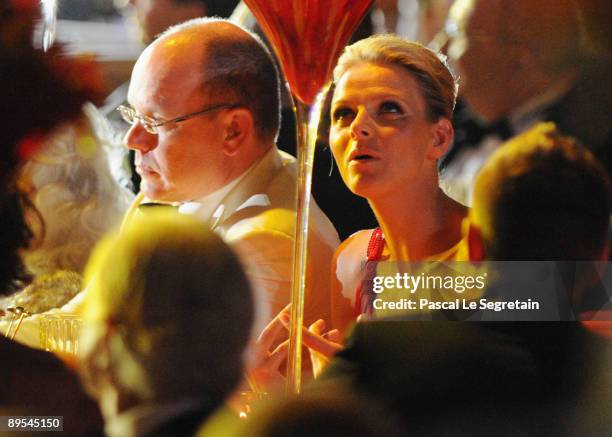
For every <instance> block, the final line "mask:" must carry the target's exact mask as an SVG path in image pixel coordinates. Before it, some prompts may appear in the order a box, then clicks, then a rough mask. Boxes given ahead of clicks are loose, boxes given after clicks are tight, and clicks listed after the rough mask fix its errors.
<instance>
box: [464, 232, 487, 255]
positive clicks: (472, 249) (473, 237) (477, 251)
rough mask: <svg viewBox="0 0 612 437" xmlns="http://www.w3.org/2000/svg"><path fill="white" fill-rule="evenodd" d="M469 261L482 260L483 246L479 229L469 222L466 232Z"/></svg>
mask: <svg viewBox="0 0 612 437" xmlns="http://www.w3.org/2000/svg"><path fill="white" fill-rule="evenodd" d="M467 240H468V252H469V257H470V261H484V260H485V248H484V241H483V240H482V234H481V233H480V229H478V228H477V227H476V226H474V225H473V224H472V223H470V227H469V228H468V234H467Z"/></svg>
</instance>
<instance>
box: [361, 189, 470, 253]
mask: <svg viewBox="0 0 612 437" xmlns="http://www.w3.org/2000/svg"><path fill="white" fill-rule="evenodd" d="M423 188H425V187H423ZM410 191H411V192H407V190H406V191H404V192H402V193H395V194H393V195H389V196H385V197H382V198H378V199H375V200H374V199H372V200H371V201H370V206H371V207H372V210H373V211H374V214H375V215H376V218H377V220H378V223H379V225H380V227H381V229H382V231H383V233H384V235H385V243H386V247H387V249H388V251H389V255H390V257H389V259H390V260H391V261H396V260H405V261H407V260H422V259H425V258H427V257H430V256H432V255H435V254H437V253H440V252H443V251H444V250H446V249H448V248H450V247H452V246H454V245H455V244H457V242H458V241H459V240H460V239H461V221H462V219H463V218H464V217H465V215H466V214H467V210H466V208H465V207H464V206H463V205H461V204H459V203H457V202H455V201H454V200H452V199H451V198H449V197H448V196H446V194H444V193H443V192H442V190H441V189H440V188H438V187H437V185H436V186H435V188H430V189H417V190H410ZM432 192H433V193H435V194H433V195H432ZM424 193H425V194H424Z"/></svg>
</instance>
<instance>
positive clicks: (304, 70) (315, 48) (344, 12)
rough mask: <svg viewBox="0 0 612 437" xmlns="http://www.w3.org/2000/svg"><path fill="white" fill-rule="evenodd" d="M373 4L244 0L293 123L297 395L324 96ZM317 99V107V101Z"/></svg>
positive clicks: (292, 353) (292, 374) (292, 376)
mask: <svg viewBox="0 0 612 437" xmlns="http://www.w3.org/2000/svg"><path fill="white" fill-rule="evenodd" d="M372 2H373V0H245V3H246V4H247V6H248V7H249V9H250V10H251V12H252V13H253V15H254V16H255V18H256V19H257V22H258V23H259V25H260V27H261V28H262V30H263V31H264V33H265V34H266V36H267V37H268V40H269V41H270V43H271V44H272V46H273V48H274V51H275V53H276V55H277V57H278V59H279V61H280V64H281V68H282V70H283V73H284V75H285V78H286V79H287V82H288V85H289V89H290V90H291V93H292V96H293V102H294V110H295V115H296V122H297V124H296V125H297V136H298V138H297V140H298V141H297V161H298V183H297V195H296V203H297V205H296V214H297V217H296V228H295V230H296V233H295V245H294V258H293V259H294V266H293V286H292V293H291V302H292V307H291V329H290V331H289V339H290V341H289V362H288V366H287V390H288V391H290V392H293V393H299V392H300V389H301V370H302V354H301V353H302V325H303V321H304V289H305V285H306V264H307V263H306V257H307V241H308V217H309V211H310V187H311V183H312V165H313V160H314V147H315V141H316V131H317V126H318V124H319V116H320V113H321V104H322V100H323V98H322V96H323V95H324V93H322V94H320V95H319V96H320V97H319V98H318V99H317V95H318V94H319V93H320V92H321V91H324V90H326V89H327V86H326V84H328V82H329V80H330V77H331V72H332V69H333V67H334V65H335V63H336V61H337V59H338V56H339V55H340V52H341V50H342V49H343V48H344V46H345V45H346V43H347V42H348V40H349V38H350V37H351V35H352V34H353V32H354V31H355V29H356V28H357V26H358V25H359V23H360V21H361V20H362V19H363V17H364V15H365V14H366V12H367V11H368V9H369V8H370V6H371V5H372ZM315 100H316V102H315Z"/></svg>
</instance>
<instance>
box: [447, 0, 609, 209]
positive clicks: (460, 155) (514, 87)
mask: <svg viewBox="0 0 612 437" xmlns="http://www.w3.org/2000/svg"><path fill="white" fill-rule="evenodd" d="M579 3H580V2H579V1H575V0H562V1H557V0H543V1H538V2H532V1H529V0H519V1H514V0H493V1H490V0H456V1H455V3H454V4H453V6H452V8H451V10H450V14H449V20H448V22H447V25H446V33H447V34H448V38H449V39H448V46H447V52H448V55H449V58H450V60H451V61H452V63H453V66H454V67H456V70H457V74H458V76H459V77H460V92H461V97H462V99H463V100H464V101H465V102H466V106H465V107H461V108H458V110H457V113H456V115H455V126H456V131H457V137H456V139H455V144H454V147H453V148H452V149H451V151H450V152H449V154H448V156H447V157H446V158H445V160H444V161H443V163H442V165H441V167H442V172H441V177H442V180H443V183H444V184H445V185H446V186H447V187H448V189H449V190H450V194H451V195H453V196H454V197H457V198H458V199H459V200H461V201H463V202H466V203H468V204H469V203H471V188H472V187H473V182H474V179H475V176H476V174H477V172H478V170H479V169H480V168H481V167H482V165H483V164H484V163H485V162H486V159H487V158H488V157H489V156H490V155H491V153H492V152H493V151H494V150H496V149H497V148H498V147H499V145H500V144H501V143H502V142H503V141H505V140H507V139H509V138H510V137H512V136H514V135H517V134H519V133H521V132H523V131H525V130H527V129H528V128H530V127H531V126H533V125H534V124H535V123H536V122H538V121H553V122H555V123H556V124H557V127H558V128H559V130H560V131H561V132H563V133H564V134H566V135H571V136H574V137H576V138H578V139H579V140H580V141H581V142H582V143H583V144H584V145H585V146H586V147H588V148H589V149H590V150H591V151H592V152H593V153H594V154H595V155H596V157H597V158H598V159H599V160H600V161H601V162H602V163H603V164H604V167H605V168H606V171H607V172H608V174H611V175H612V160H611V158H610V157H611V156H612V153H610V150H611V148H612V125H611V124H610V123H609V120H608V117H607V115H606V114H609V113H610V111H611V110H612V86H610V81H609V80H608V79H607V74H608V73H607V72H608V71H609V70H610V58H609V57H608V58H607V60H606V58H605V56H601V55H600V54H599V53H593V51H592V43H591V39H589V38H588V37H587V35H589V33H588V31H589V28H588V24H589V23H587V26H585V22H584V20H582V14H581V10H580V9H579V6H578V4H579ZM608 56H609V55H608Z"/></svg>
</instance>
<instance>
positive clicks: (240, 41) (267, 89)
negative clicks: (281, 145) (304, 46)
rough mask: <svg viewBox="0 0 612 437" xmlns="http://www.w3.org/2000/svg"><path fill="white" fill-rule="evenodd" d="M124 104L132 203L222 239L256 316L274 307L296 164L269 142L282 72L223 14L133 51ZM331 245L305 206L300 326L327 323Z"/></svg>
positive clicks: (288, 247) (288, 277)
mask: <svg viewBox="0 0 612 437" xmlns="http://www.w3.org/2000/svg"><path fill="white" fill-rule="evenodd" d="M128 101H129V106H125V107H123V108H122V114H123V116H124V118H125V119H126V121H127V122H128V123H130V124H131V128H130V130H129V131H128V133H127V134H126V137H125V143H126V145H127V146H128V147H129V148H130V149H132V150H134V151H135V152H136V160H135V162H136V169H137V171H138V173H139V174H140V176H141V177H142V180H143V182H142V185H141V194H140V195H139V196H138V197H137V201H136V203H137V204H140V203H147V202H149V201H155V202H164V203H171V204H174V205H176V206H178V209H179V212H181V213H184V214H189V215H192V216H194V217H196V218H198V219H199V220H200V221H201V222H202V223H203V224H204V225H205V226H207V227H209V228H210V229H212V230H213V231H215V232H216V233H218V234H219V235H221V236H222V237H223V238H224V239H225V241H227V242H228V243H229V244H230V245H231V246H232V248H233V249H234V250H235V251H236V252H237V253H238V254H239V256H240V257H241V260H242V262H243V264H244V266H245V269H246V272H247V275H248V276H249V279H250V280H251V282H252V284H253V285H254V287H255V289H256V291H257V296H258V304H259V305H260V307H261V308H262V311H264V312H267V314H269V315H270V316H271V315H273V314H276V313H277V312H278V311H280V310H281V309H282V308H283V307H284V306H285V305H287V304H288V303H289V301H290V290H291V281H292V264H293V242H294V237H295V229H294V228H295V208H294V204H295V202H294V196H295V187H296V163H295V160H294V159H293V158H292V157H290V156H289V155H287V154H284V153H282V152H279V150H278V149H277V147H276V145H275V144H274V141H275V139H276V136H277V133H278V126H279V108H280V105H279V77H278V72H277V70H276V67H275V65H274V63H273V61H272V58H271V56H270V54H269V52H268V50H267V49H266V48H265V47H264V45H263V44H262V43H261V42H260V41H259V40H258V39H257V38H256V37H255V36H253V35H251V34H249V33H248V32H246V31H244V30H243V29H241V28H239V27H238V26H236V25H234V24H231V23H229V22H227V21H223V20H218V19H207V18H203V19H196V20H192V21H188V22H186V23H183V24H182V25H179V26H175V27H173V28H171V29H169V30H168V31H167V32H166V33H164V34H163V35H161V36H160V37H158V38H157V39H156V40H155V41H154V42H153V43H152V44H151V45H150V46H149V47H147V49H146V50H145V51H144V52H143V54H142V55H141V56H140V58H139V59H138V61H137V63H136V65H135V67H134V71H133V74H132V79H131V82H130V89H129V92H128ZM131 215H132V214H131V213H130V214H128V220H129V217H130V216H131ZM337 243H338V237H337V234H336V232H335V230H334V228H333V226H332V225H331V223H330V222H329V220H327V218H326V217H325V215H324V214H323V213H322V212H321V211H320V210H319V208H318V207H317V205H316V204H314V202H313V204H312V207H311V216H310V237H309V256H308V270H307V279H306V288H307V289H306V303H305V317H306V320H307V321H314V320H316V319H317V318H321V317H322V318H324V319H328V318H329V312H330V309H329V305H330V302H329V300H330V299H329V266H330V260H331V257H332V254H333V251H334V249H335V247H336V245H337ZM268 320H269V317H265V316H264V317H262V319H261V323H260V324H259V325H258V327H259V328H263V326H264V323H266V322H267V321H268Z"/></svg>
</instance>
